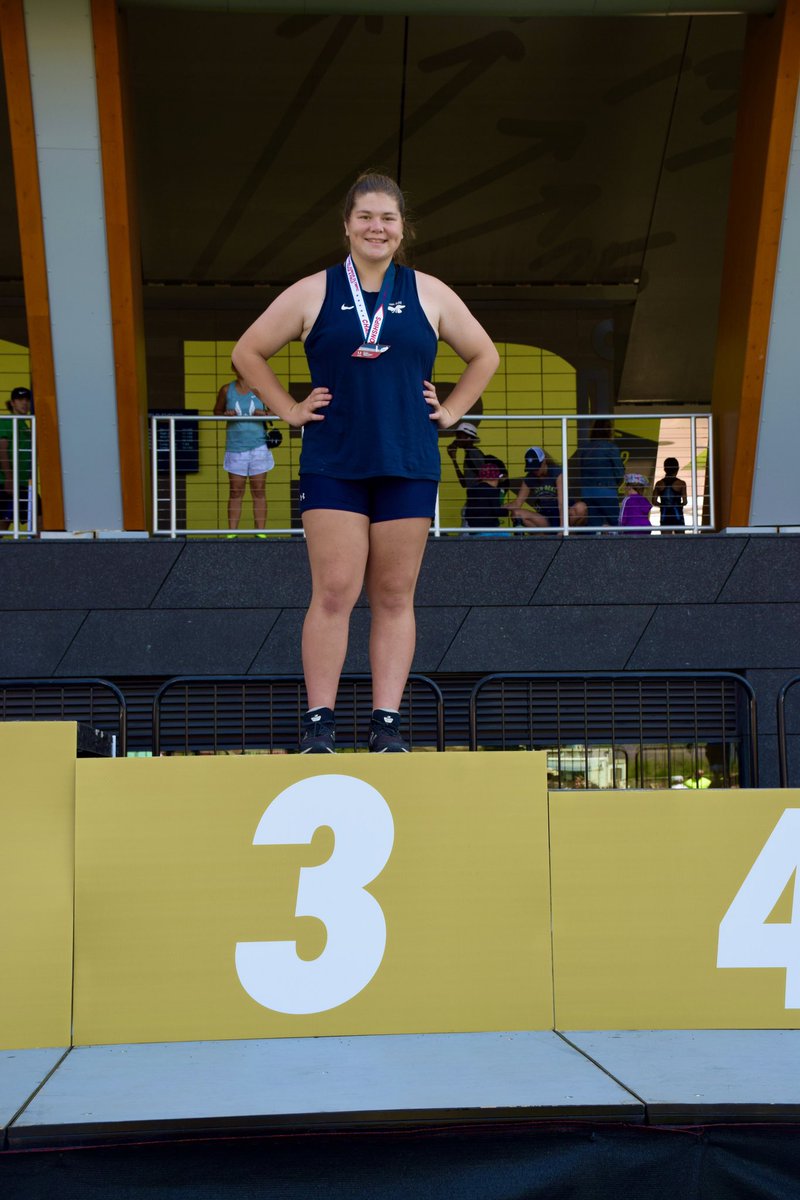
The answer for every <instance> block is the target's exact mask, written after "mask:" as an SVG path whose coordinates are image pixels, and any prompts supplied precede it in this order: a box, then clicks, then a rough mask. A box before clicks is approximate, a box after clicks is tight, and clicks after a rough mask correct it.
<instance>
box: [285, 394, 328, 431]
mask: <svg viewBox="0 0 800 1200" xmlns="http://www.w3.org/2000/svg"><path fill="white" fill-rule="evenodd" d="M332 399H333V397H332V396H331V393H330V392H329V391H328V389H327V388H326V387H315V388H314V389H313V390H312V391H310V392H309V393H308V395H307V396H306V398H305V400H300V401H298V403H297V404H295V406H294V408H293V409H292V411H291V412H290V413H289V414H288V416H287V417H286V423H287V425H293V426H294V427H295V428H299V427H300V426H301V425H308V424H309V423H310V422H311V421H324V420H325V413H324V411H322V410H324V409H326V408H327V407H328V405H329V404H330V402H331V400H332Z"/></svg>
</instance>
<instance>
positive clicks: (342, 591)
mask: <svg viewBox="0 0 800 1200" xmlns="http://www.w3.org/2000/svg"><path fill="white" fill-rule="evenodd" d="M360 590H361V589H360V587H358V588H357V587H356V586H355V585H354V583H353V581H352V579H346V578H336V577H331V578H328V579H325V580H321V581H319V582H316V583H315V584H314V590H313V594H312V597H311V599H312V603H313V604H315V605H317V607H318V608H320V609H321V610H322V611H323V612H324V613H326V614H327V615H328V616H342V615H344V614H347V613H349V612H350V611H351V610H352V608H353V606H354V605H355V602H356V600H357V599H358V596H359V592H360Z"/></svg>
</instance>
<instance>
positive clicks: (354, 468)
mask: <svg viewBox="0 0 800 1200" xmlns="http://www.w3.org/2000/svg"><path fill="white" fill-rule="evenodd" d="M343 218H344V232H345V237H346V239H347V242H348V245H349V251H350V253H349V255H348V257H347V260H346V262H345V263H344V265H343V266H339V267H334V268H330V269H329V270H328V271H320V272H318V273H317V274H315V275H310V276H307V277H306V278H305V279H301V280H300V281H299V282H298V283H295V284H293V285H292V286H291V287H289V288H287V290H286V291H285V292H283V293H282V294H281V295H280V296H279V297H278V298H277V299H276V300H275V301H274V302H273V303H272V304H271V305H270V307H269V308H268V309H267V310H266V312H264V313H263V314H262V315H261V316H260V317H259V318H258V320H257V321H256V322H255V323H254V324H253V325H251V326H250V328H249V329H248V330H247V331H246V332H245V333H244V335H243V336H242V337H241V339H240V340H239V342H238V343H237V345H236V347H235V349H234V352H233V360H234V363H235V365H236V368H237V370H239V371H240V372H241V374H242V377H243V378H244V379H245V380H246V381H247V384H248V385H249V386H250V387H252V388H253V390H254V391H255V392H256V393H257V394H258V395H259V396H261V398H262V399H263V401H264V403H265V404H266V405H268V406H269V408H270V410H271V411H272V412H273V413H275V414H277V416H279V417H281V418H283V420H285V421H286V422H287V423H288V424H289V425H292V426H295V427H305V428H304V438H303V452H302V455H301V464H300V470H301V485H300V497H301V509H302V512H303V528H304V530H305V535H306V544H307V546H308V554H309V561H310V565H311V578H312V597H311V604H310V606H309V609H308V613H307V615H306V619H305V624H304V626H303V647H302V651H303V671H304V675H305V680H306V690H307V693H308V704H309V711H308V713H307V716H306V720H305V725H304V733H303V740H302V742H301V747H300V748H301V751H302V752H304V753H331V752H332V751H333V750H334V749H335V720H334V705H335V701H336V692H337V689H338V685H339V677H340V674H341V670H342V665H343V663H344V658H345V654H346V652H347V640H348V632H349V622H350V613H351V611H352V608H353V606H354V604H355V602H356V600H357V599H358V596H359V594H360V592H361V588H362V586H363V585H366V590H367V597H368V599H369V604H370V610H371V617H372V624H371V631H370V664H371V667H372V691H373V705H374V709H373V714H372V721H371V724H370V734H369V748H370V750H371V751H374V752H377V753H386V752H396V751H404V750H406V749H407V746H406V745H405V743H404V742H403V739H402V737H401V735H400V728H399V721H398V709H399V706H400V701H401V698H402V694H403V690H404V688H405V684H406V680H407V678H408V672H409V670H410V668H411V661H412V658H413V654H414V645H415V623H414V590H415V587H416V581H417V576H418V574H419V569H420V566H421V563H422V556H423V553H424V550H425V545H426V542H427V537H428V531H429V529H430V522H431V517H432V514H433V505H434V502H435V492H436V481H437V480H438V477H439V455H438V448H437V442H436V434H437V433H438V432H439V431H441V430H444V429H449V428H451V426H453V425H455V424H457V423H458V421H459V420H460V419H461V418H462V417H463V416H464V414H465V413H467V412H468V411H469V410H470V409H471V408H472V406H473V405H474V403H475V401H476V400H477V399H478V397H479V396H480V394H481V393H482V392H483V390H484V388H485V387H486V385H487V383H488V382H489V380H490V379H491V377H492V375H493V374H494V372H495V371H496V369H497V364H498V361H499V360H498V355H497V351H496V350H495V348H494V345H493V344H492V341H491V339H490V338H489V336H488V334H487V333H486V331H485V330H484V329H483V328H482V327H481V326H480V325H479V324H478V322H477V321H476V320H475V318H474V317H473V316H472V314H471V313H470V312H469V310H468V309H467V307H466V305H465V304H464V303H463V301H461V300H460V299H459V297H458V296H457V295H456V294H455V292H453V291H452V290H451V289H450V288H448V287H447V286H446V285H445V284H444V283H442V282H441V281H440V280H438V279H435V278H434V277H433V276H431V275H423V274H422V273H421V272H419V271H411V270H409V269H408V268H406V267H404V266H402V265H399V264H398V259H400V258H402V249H403V242H404V239H405V236H406V220H405V201H404V197H403V193H402V192H401V191H400V189H399V188H398V186H397V184H396V183H395V182H394V180H392V179H389V178H387V177H386V176H384V175H374V174H369V175H362V176H361V177H360V178H359V179H357V180H356V182H355V184H354V185H353V187H352V188H351V189H350V191H349V192H348V195H347V197H346V200H345V204H344V210H343ZM297 339H299V340H302V341H303V343H304V344H305V346H306V354H307V357H308V360H309V366H310V369H311V382H312V386H311V390H310V391H309V394H308V396H306V398H305V399H304V400H302V401H300V402H299V403H297V402H295V401H294V400H293V399H292V397H291V396H290V395H289V393H288V392H287V391H286V390H285V388H284V387H283V386H282V385H281V383H280V382H279V380H278V379H277V377H276V375H275V373H274V372H273V371H272V369H271V368H270V367H269V365H268V362H267V360H268V359H269V358H271V357H272V355H274V354H276V353H277V352H278V350H280V349H282V348H283V347H284V346H285V345H286V344H287V343H288V342H291V341H294V340H297ZM439 339H441V340H442V341H444V342H446V343H447V344H448V345H449V346H451V347H452V348H453V349H454V350H455V351H456V353H457V354H458V355H459V356H460V357H461V358H462V359H463V360H464V362H465V363H466V367H465V369H464V372H463V374H462V376H461V378H460V379H459V381H458V383H457V384H456V385H455V387H454V388H453V390H452V392H451V393H450V396H449V397H448V400H447V404H446V405H444V404H440V403H439V400H438V397H437V395H436V389H435V388H434V386H433V384H432V383H431V379H430V377H431V374H432V366H433V359H434V356H435V352H436V344H437V341H438V340H439Z"/></svg>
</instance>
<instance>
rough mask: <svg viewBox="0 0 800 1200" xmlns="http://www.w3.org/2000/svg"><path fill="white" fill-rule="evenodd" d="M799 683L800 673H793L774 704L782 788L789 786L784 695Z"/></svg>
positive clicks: (779, 774)
mask: <svg viewBox="0 0 800 1200" xmlns="http://www.w3.org/2000/svg"><path fill="white" fill-rule="evenodd" d="M798 683H800V675H793V676H792V678H791V679H788V680H787V681H786V683H785V684H784V685H783V687H782V688H781V690H780V691H779V692H778V700H777V704H776V709H777V718H778V778H779V780H780V786H781V787H782V788H788V786H789V748H788V746H787V745H786V696H787V694H788V693H789V692H790V691H791V689H792V688H793V687H794V686H795V685H796V684H798Z"/></svg>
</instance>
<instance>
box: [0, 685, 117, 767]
mask: <svg viewBox="0 0 800 1200" xmlns="http://www.w3.org/2000/svg"><path fill="white" fill-rule="evenodd" d="M67 687H81V688H102V689H103V690H104V691H106V692H110V693H111V695H112V696H113V697H114V700H115V701H116V703H117V716H118V722H117V723H118V728H119V733H118V734H117V756H118V757H120V758H124V757H125V755H126V754H127V751H128V703H127V701H126V699H125V697H124V695H123V694H122V692H121V691H120V689H119V688H118V687H117V685H116V684H115V683H112V682H111V681H110V680H109V679H101V678H100V677H98V676H82V677H74V678H73V677H67V676H64V677H63V678H61V677H59V678H57V679H56V678H53V677H48V678H46V679H40V678H29V679H26V678H25V677H24V676H20V677H18V678H12V679H0V693H5V692H8V691H12V690H17V689H19V690H21V691H24V690H26V689H30V690H31V691H33V690H34V689H35V690H37V691H38V690H41V691H51V692H54V691H58V690H62V691H63V689H64V688H67ZM64 699H65V697H64V696H62V698H61V701H62V703H61V711H62V713H63V711H64ZM4 707H5V706H4ZM32 708H33V711H34V713H35V710H36V704H35V699H34V702H33V705H32ZM93 708H94V705H93V702H92V700H91V699H90V701H89V720H90V721H92V722H94V715H93ZM39 719H47V718H37V717H36V716H33V717H32V720H39ZM62 719H66V718H62Z"/></svg>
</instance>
